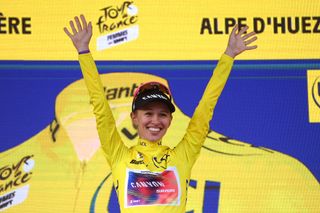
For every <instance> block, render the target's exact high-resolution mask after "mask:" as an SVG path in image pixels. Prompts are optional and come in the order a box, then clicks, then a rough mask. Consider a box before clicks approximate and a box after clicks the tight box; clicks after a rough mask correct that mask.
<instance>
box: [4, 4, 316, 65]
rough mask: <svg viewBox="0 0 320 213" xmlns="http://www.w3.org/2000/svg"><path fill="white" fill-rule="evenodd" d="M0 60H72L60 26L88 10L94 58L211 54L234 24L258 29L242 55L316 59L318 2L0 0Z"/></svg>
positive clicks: (73, 54)
mask: <svg viewBox="0 0 320 213" xmlns="http://www.w3.org/2000/svg"><path fill="white" fill-rule="evenodd" d="M0 5H1V7H0V36H1V42H0V43H1V44H0V45H1V52H0V59H1V60H21V59H23V60H74V59H76V52H75V49H74V47H73V46H72V43H71V41H70V40H69V38H68V37H67V36H66V35H65V33H64V32H63V30H62V29H63V27H64V26H67V25H68V22H69V20H70V19H72V18H73V17H74V16H76V15H79V14H82V13H83V14H85V16H86V17H87V19H88V20H90V21H92V24H93V31H94V32H93V33H94V34H93V37H92V40H91V46H90V48H91V51H92V52H93V53H94V57H95V59H97V60H212V59H218V58H219V56H220V55H221V53H222V52H223V51H224V50H225V47H226V44H227V41H228V34H229V33H230V31H231V29H232V26H233V25H234V24H236V23H237V24H239V25H240V26H243V25H248V26H250V29H251V30H254V31H256V32H257V34H258V38H259V39H258V41H257V42H256V44H257V45H258V50H255V51H251V52H247V53H245V54H243V55H241V56H240V57H239V59H317V58H319V52H320V45H319V43H320V36H319V34H320V15H319V14H320V1H318V0H310V1H289V0H285V1H276V0H270V1H267V0H261V1H247V0H242V1H236V0H231V1H209V0H203V1H195V0H187V1H168V0H163V1H156V2H154V1H139V0H135V1H124V0H122V1H119V0H117V1H115V0H110V1H103V0H98V1H88V0H87V1H34V0H25V1H6V0H0Z"/></svg>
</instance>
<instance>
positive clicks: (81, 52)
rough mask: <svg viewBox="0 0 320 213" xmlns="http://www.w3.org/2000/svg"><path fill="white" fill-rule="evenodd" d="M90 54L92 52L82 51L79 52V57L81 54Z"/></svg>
mask: <svg viewBox="0 0 320 213" xmlns="http://www.w3.org/2000/svg"><path fill="white" fill-rule="evenodd" d="M89 52H90V50H83V51H80V52H79V55H80V54H85V53H89Z"/></svg>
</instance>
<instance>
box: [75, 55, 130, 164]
mask: <svg viewBox="0 0 320 213" xmlns="http://www.w3.org/2000/svg"><path fill="white" fill-rule="evenodd" d="M79 63H80V67H81V71H82V74H83V78H84V81H85V84H86V86H87V89H88V92H89V96H90V103H91V104H92V105H93V113H94V115H95V117H96V124H97V130H98V135H99V139H100V143H101V147H102V149H103V151H104V153H105V156H106V159H107V161H108V163H109V164H110V166H111V167H113V166H114V164H115V163H116V162H119V158H121V157H122V156H123V155H124V154H125V152H127V151H128V148H127V147H126V146H125V145H124V143H123V142H122V140H121V138H120V135H119V133H118V131H117V128H116V123H115V120H114V117H113V114H112V111H111V109H110V106H109V103H108V101H107V99H106V96H105V93H104V90H103V85H102V81H101V79H100V76H99V73H98V70H97V67H96V64H95V62H94V60H93V58H92V56H91V54H90V53H86V54H79Z"/></svg>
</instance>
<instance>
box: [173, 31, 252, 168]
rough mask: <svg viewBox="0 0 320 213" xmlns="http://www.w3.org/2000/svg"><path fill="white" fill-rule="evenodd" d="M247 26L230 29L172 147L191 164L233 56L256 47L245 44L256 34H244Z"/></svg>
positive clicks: (198, 150) (203, 135)
mask: <svg viewBox="0 0 320 213" xmlns="http://www.w3.org/2000/svg"><path fill="white" fill-rule="evenodd" d="M247 29H248V27H244V28H242V29H241V30H240V31H239V32H238V33H237V30H238V26H235V27H234V29H233V30H232V32H231V34H230V36H229V42H228V46H227V48H226V51H225V53H224V54H223V55H222V56H221V58H220V60H219V62H218V64H217V66H216V68H215V70H214V72H213V75H212V77H211V78H210V80H209V83H208V84H207V87H206V89H205V91H204V93H203V96H202V98H201V100H200V102H199V104H198V106H197V108H196V110H195V111H194V114H193V116H192V118H191V120H190V123H189V126H188V128H187V132H186V134H185V136H184V138H183V140H182V141H181V142H180V143H179V144H178V146H177V147H176V149H175V151H176V153H177V154H181V155H185V156H184V157H186V158H187V161H188V162H189V163H190V164H189V165H191V166H192V165H193V164H194V162H195V160H196V159H197V157H198V155H199V153H200V149H201V146H202V144H203V143H204V141H205V138H206V135H207V133H208V130H209V122H210V120H211V119H212V116H213V111H214V108H215V106H216V104H217V101H218V98H219V96H220V95H221V93H222V90H223V88H224V86H225V84H226V82H227V80H228V77H229V74H230V72H231V68H232V65H233V60H234V58H235V57H236V56H237V55H239V54H240V53H242V52H244V51H246V50H251V49H255V48H257V46H256V45H255V46H249V45H250V44H251V43H252V42H254V41H255V40H256V39H257V37H256V36H255V33H254V32H251V33H248V34H244V33H245V31H246V30H247ZM182 157H183V156H182Z"/></svg>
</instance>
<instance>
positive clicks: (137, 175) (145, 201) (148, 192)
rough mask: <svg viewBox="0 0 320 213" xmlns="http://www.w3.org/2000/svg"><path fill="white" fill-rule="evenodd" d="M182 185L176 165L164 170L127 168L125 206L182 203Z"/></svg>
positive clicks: (175, 204)
mask: <svg viewBox="0 0 320 213" xmlns="http://www.w3.org/2000/svg"><path fill="white" fill-rule="evenodd" d="M180 196H181V187H180V181H179V175H178V172H177V170H176V168H175V167H168V168H167V169H166V170H164V171H163V172H150V171H141V170H133V169H127V171H126V185H125V196H124V197H125V207H126V208H128V207H136V206H151V205H171V206H178V205H180Z"/></svg>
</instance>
